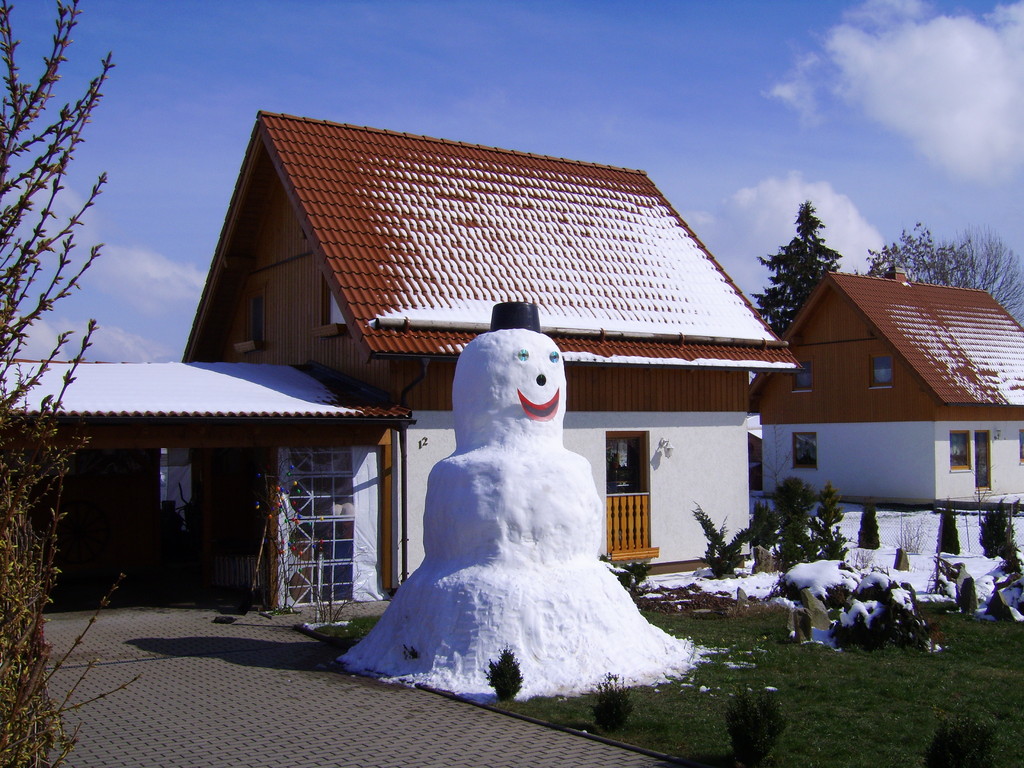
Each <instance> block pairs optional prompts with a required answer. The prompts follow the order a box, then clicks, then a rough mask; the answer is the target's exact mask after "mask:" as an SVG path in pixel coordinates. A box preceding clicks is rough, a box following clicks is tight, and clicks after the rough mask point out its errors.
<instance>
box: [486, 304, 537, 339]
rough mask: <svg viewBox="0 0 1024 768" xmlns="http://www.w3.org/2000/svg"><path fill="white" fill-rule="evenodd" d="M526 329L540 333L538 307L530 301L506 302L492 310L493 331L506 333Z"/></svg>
mask: <svg viewBox="0 0 1024 768" xmlns="http://www.w3.org/2000/svg"><path fill="white" fill-rule="evenodd" d="M510 328H525V329H526V330H528V331H536V332H537V333H540V313H539V312H538V311H537V305H536V304H531V303H530V302H528V301H505V302H502V303H501V304H495V305H494V308H493V309H492V310H491V330H492V331H505V330H508V329H510Z"/></svg>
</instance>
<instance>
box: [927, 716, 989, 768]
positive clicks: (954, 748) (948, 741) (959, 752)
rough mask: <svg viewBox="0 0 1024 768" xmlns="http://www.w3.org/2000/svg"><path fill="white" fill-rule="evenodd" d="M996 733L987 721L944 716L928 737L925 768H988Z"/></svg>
mask: <svg viewBox="0 0 1024 768" xmlns="http://www.w3.org/2000/svg"><path fill="white" fill-rule="evenodd" d="M995 736H996V731H995V728H994V727H993V725H992V724H991V723H990V722H987V721H985V722H982V721H979V720H975V719H974V718H972V717H970V716H968V715H961V716H958V717H947V718H946V719H944V720H943V721H942V722H941V723H939V727H938V729H937V730H936V731H935V735H934V736H933V737H932V742H931V744H929V745H928V751H927V752H925V756H924V764H925V766H927V768H988V766H990V765H992V758H993V757H994V755H993V751H994V750H995Z"/></svg>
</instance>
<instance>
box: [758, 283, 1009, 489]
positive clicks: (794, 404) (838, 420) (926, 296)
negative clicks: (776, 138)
mask: <svg viewBox="0 0 1024 768" xmlns="http://www.w3.org/2000/svg"><path fill="white" fill-rule="evenodd" d="M785 339H786V340H787V341H789V343H790V349H791V350H792V352H793V355H794V356H795V357H796V358H797V360H798V361H799V362H800V364H801V368H800V370H799V371H798V372H796V374H795V375H794V374H790V375H777V374H769V375H765V376H759V377H758V379H757V380H755V382H754V385H753V400H754V407H755V408H756V409H758V410H759V411H760V413H761V425H762V434H763V454H764V455H763V471H764V483H765V490H766V491H770V490H771V489H772V488H773V487H774V485H775V484H776V483H777V482H778V481H780V480H782V479H784V478H785V477H787V476H789V475H794V476H797V477H800V478H802V479H804V480H806V481H808V482H809V483H811V484H812V485H814V486H815V487H818V488H820V487H821V486H823V485H824V484H825V483H826V482H831V483H832V484H833V485H834V486H835V487H836V488H838V489H839V491H840V492H841V493H842V494H843V496H844V497H847V498H851V497H853V498H872V499H888V500H897V501H903V502H932V501H934V500H945V499H955V500H968V501H970V500H974V501H978V500H985V499H987V498H989V497H990V496H993V495H995V496H999V495H1003V494H1017V493H1021V492H1024V328H1022V327H1021V326H1020V324H1019V323H1018V322H1017V321H1016V320H1014V318H1013V317H1012V316H1011V315H1010V314H1009V313H1008V312H1007V311H1006V310H1004V309H1003V308H1002V307H1001V306H1000V305H999V304H998V303H997V302H996V301H995V300H994V299H993V298H992V297H991V296H990V295H989V294H988V293H986V292H984V291H978V290H970V289H965V288H950V287H947V286H939V285H927V284H924V283H912V282H909V281H908V280H907V279H906V276H905V275H904V274H902V273H900V272H894V273H893V274H892V275H891V276H890V277H888V278H879V277H866V276H861V275H847V274H829V275H827V276H826V277H825V278H824V279H823V280H822V282H821V284H820V285H819V286H818V287H817V289H816V290H815V291H814V293H813V294H812V295H811V296H810V298H809V299H808V301H807V303H806V304H805V305H804V307H803V308H802V309H801V311H800V313H799V315H798V316H797V317H796V319H795V320H794V322H793V325H792V327H791V328H790V329H789V330H788V331H787V332H786V335H785Z"/></svg>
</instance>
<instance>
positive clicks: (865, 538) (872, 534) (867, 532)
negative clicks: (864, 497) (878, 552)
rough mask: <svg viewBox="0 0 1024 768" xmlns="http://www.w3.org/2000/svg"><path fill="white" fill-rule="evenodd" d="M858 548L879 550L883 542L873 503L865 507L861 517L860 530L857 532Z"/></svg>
mask: <svg viewBox="0 0 1024 768" xmlns="http://www.w3.org/2000/svg"><path fill="white" fill-rule="evenodd" d="M857 546H858V547H860V548H861V549H878V548H879V547H880V546H882V540H881V538H880V537H879V535H878V515H877V510H876V509H875V505H874V503H873V502H870V501H869V502H868V503H867V504H865V505H864V511H863V512H861V515H860V530H859V531H858V532H857Z"/></svg>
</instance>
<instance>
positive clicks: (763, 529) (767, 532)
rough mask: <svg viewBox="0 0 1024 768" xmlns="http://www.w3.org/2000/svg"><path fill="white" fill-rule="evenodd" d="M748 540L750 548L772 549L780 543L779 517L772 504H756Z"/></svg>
mask: <svg viewBox="0 0 1024 768" xmlns="http://www.w3.org/2000/svg"><path fill="white" fill-rule="evenodd" d="M747 540H748V541H749V542H750V546H752V547H764V548H765V549H771V548H772V547H774V546H775V545H776V544H778V543H779V516H778V514H776V512H775V508H774V507H772V505H771V504H768V503H766V502H763V501H755V502H754V511H753V513H752V514H751V516H750V527H749V528H748V529H747Z"/></svg>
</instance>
